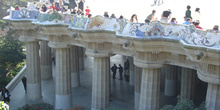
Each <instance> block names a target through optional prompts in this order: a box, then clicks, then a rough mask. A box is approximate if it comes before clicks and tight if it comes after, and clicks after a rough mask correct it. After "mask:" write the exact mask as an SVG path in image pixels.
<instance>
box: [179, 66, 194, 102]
mask: <svg viewBox="0 0 220 110" xmlns="http://www.w3.org/2000/svg"><path fill="white" fill-rule="evenodd" d="M195 77H196V70H193V69H189V68H182V75H181V91H180V99H181V100H184V99H188V100H193V97H194V89H195Z"/></svg>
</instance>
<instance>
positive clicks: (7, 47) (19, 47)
mask: <svg viewBox="0 0 220 110" xmlns="http://www.w3.org/2000/svg"><path fill="white" fill-rule="evenodd" d="M18 35H19V34H18V31H16V30H12V29H9V31H8V32H7V35H5V36H2V37H0V68H1V69H4V70H5V71H6V72H7V73H8V72H10V71H11V70H13V69H14V68H15V67H16V65H17V64H18V63H20V62H23V60H24V59H25V53H24V52H23V48H24V47H23V45H24V43H23V42H21V41H19V40H18Z"/></svg>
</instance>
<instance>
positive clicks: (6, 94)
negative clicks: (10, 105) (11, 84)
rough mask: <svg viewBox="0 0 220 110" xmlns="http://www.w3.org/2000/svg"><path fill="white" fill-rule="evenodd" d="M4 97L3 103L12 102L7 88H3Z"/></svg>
mask: <svg viewBox="0 0 220 110" xmlns="http://www.w3.org/2000/svg"><path fill="white" fill-rule="evenodd" d="M2 96H3V101H4V102H10V96H11V95H10V94H9V91H8V89H6V88H5V87H3V88H2Z"/></svg>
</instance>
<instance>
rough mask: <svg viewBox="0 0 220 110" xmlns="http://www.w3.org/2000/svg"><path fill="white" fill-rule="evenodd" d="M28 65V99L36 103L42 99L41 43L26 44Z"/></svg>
mask: <svg viewBox="0 0 220 110" xmlns="http://www.w3.org/2000/svg"><path fill="white" fill-rule="evenodd" d="M26 48H27V50H26V52H27V55H26V65H27V74H26V75H27V98H28V100H31V101H36V100H38V99H41V98H42V93H41V73H40V57H39V42H38V41H32V42H27V43H26Z"/></svg>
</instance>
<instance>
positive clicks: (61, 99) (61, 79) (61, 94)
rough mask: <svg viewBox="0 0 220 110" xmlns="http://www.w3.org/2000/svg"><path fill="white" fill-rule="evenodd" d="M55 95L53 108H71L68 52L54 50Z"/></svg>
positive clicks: (62, 49)
mask: <svg viewBox="0 0 220 110" xmlns="http://www.w3.org/2000/svg"><path fill="white" fill-rule="evenodd" d="M55 88H56V95H55V108H56V109H69V108H71V107H72V97H71V94H72V92H71V74H70V50H69V48H56V87H55Z"/></svg>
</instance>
